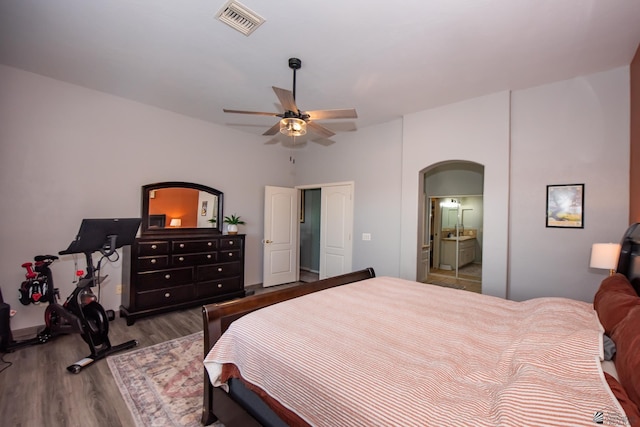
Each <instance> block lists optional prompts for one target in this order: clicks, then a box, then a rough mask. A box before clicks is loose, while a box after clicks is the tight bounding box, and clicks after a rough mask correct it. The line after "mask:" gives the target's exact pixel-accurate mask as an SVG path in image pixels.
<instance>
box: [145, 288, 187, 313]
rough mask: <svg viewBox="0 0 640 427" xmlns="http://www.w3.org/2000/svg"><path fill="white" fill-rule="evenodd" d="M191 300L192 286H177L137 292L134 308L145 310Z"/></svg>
mask: <svg viewBox="0 0 640 427" xmlns="http://www.w3.org/2000/svg"><path fill="white" fill-rule="evenodd" d="M193 298H194V295H193V286H191V285H187V286H178V287H175V288H167V289H157V290H154V291H147V292H138V293H137V294H136V306H137V307H138V308H139V309H142V310H146V309H149V308H156V307H166V306H168V305H173V304H179V303H182V302H186V301H191V300H193Z"/></svg>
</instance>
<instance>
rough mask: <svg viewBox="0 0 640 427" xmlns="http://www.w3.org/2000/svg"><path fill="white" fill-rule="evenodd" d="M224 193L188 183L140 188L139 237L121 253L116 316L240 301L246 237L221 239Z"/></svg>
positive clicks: (129, 320) (130, 319)
mask: <svg viewBox="0 0 640 427" xmlns="http://www.w3.org/2000/svg"><path fill="white" fill-rule="evenodd" d="M222 212H223V193H222V192H221V191H218V190H216V189H214V188H211V187H207V186H204V185H200V184H194V183H187V182H163V183H156V184H149V185H145V186H143V187H142V228H141V234H140V237H138V238H136V239H135V241H134V243H133V244H132V245H131V246H125V247H124V256H123V266H122V305H121V306H120V316H121V317H126V318H127V324H128V325H132V324H133V323H134V322H135V320H136V319H137V318H140V317H144V316H148V315H152V314H158V313H163V312H167V311H171V310H178V309H183V308H187V307H193V306H198V305H204V304H209V303H212V302H218V301H224V300H228V299H233V298H239V297H243V296H245V291H244V246H245V244H244V242H245V236H244V235H243V234H238V235H233V236H231V235H226V234H222V222H221V221H220V219H221V218H222V215H223V213H222Z"/></svg>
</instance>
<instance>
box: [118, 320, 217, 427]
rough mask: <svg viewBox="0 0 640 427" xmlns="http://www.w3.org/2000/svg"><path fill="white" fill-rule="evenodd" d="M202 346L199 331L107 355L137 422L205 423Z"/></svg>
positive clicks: (178, 424)
mask: <svg viewBox="0 0 640 427" xmlns="http://www.w3.org/2000/svg"><path fill="white" fill-rule="evenodd" d="M202 346H203V343H202V332H197V333H195V334H191V335H187V336H185V337H181V338H177V339H174V340H171V341H167V342H164V343H160V344H156V345H153V346H150V347H144V348H140V349H138V350H134V351H130V352H128V353H123V354H118V355H113V356H109V357H108V358H107V363H108V364H109V368H110V369H111V373H112V374H113V377H114V378H115V380H116V383H117V384H118V388H119V389H120V393H122V397H123V398H124V400H125V402H126V403H127V406H129V410H130V411H131V415H132V416H133V419H134V421H135V423H136V426H138V427H147V426H176V427H177V426H180V427H182V426H194V427H196V426H198V427H199V426H201V425H202V424H201V423H200V418H201V416H202V375H203V369H204V367H203V365H202V358H203V356H202V353H203V348H202ZM214 425H216V424H214ZM217 425H218V426H220V425H221V424H217Z"/></svg>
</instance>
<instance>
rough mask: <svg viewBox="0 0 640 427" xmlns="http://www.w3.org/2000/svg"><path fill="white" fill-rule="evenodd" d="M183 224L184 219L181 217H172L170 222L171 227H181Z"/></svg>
mask: <svg viewBox="0 0 640 427" xmlns="http://www.w3.org/2000/svg"><path fill="white" fill-rule="evenodd" d="M181 225H182V219H180V218H171V222H169V227H180V226H181Z"/></svg>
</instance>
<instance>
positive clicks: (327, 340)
mask: <svg viewBox="0 0 640 427" xmlns="http://www.w3.org/2000/svg"><path fill="white" fill-rule="evenodd" d="M601 334H602V330H601V327H600V323H599V322H598V319H597V315H596V314H595V312H594V311H593V308H592V306H591V305H590V304H587V303H584V302H579V301H573V300H568V299H562V298H540V299H534V300H530V301H526V302H514V301H507V300H503V299H500V298H495V297H490V296H486V295H479V294H474V293H471V292H464V291H458V290H454V289H447V288H441V287H437V286H433V285H425V284H421V283H417V282H411V281H406V280H402V279H396V278H389V277H378V278H374V279H369V280H365V281H361V282H356V283H352V284H349V285H344V286H340V287H337V288H332V289H327V290H324V291H321V292H317V293H313V294H310V295H306V296H304V297H300V298H296V299H294V300H290V301H286V302H283V303H280V304H277V305H274V306H271V307H267V308H264V309H261V310H259V311H256V312H253V313H251V314H248V315H246V316H244V317H242V318H241V319H239V320H237V321H235V322H234V323H233V324H232V325H231V327H230V328H229V330H228V331H227V332H226V333H225V334H224V335H223V336H222V338H221V339H220V340H219V341H218V342H217V343H216V345H215V346H214V348H213V349H212V350H211V352H210V353H209V354H208V355H207V357H206V358H205V361H204V363H205V367H206V368H207V370H208V372H209V375H210V378H211V379H212V382H213V383H214V385H215V386H219V385H220V380H219V379H220V373H221V371H222V365H223V364H225V363H232V364H234V365H235V366H236V367H237V368H238V369H239V371H240V373H241V375H242V377H243V378H244V379H245V380H246V381H249V382H250V383H252V384H254V385H256V386H257V387H259V388H260V389H262V390H263V391H265V392H266V393H267V394H269V395H270V396H271V397H273V398H274V399H275V400H277V401H278V402H280V403H281V404H282V405H284V406H285V407H286V408H288V409H290V410H291V411H293V412H295V413H296V414H297V415H298V416H299V417H300V418H301V419H303V420H305V421H306V422H307V423H308V424H309V425H312V426H354V427H355V426H358V427H361V426H382V425H384V426H389V425H397V426H427V425H434V426H491V427H494V426H562V427H566V426H594V425H597V424H596V422H595V421H594V417H596V418H595V419H596V420H599V419H603V420H604V421H603V422H604V425H622V424H619V423H620V422H621V421H623V420H624V412H623V411H622V408H621V407H620V405H619V403H618V402H617V400H616V399H615V397H614V396H613V395H612V393H611V391H610V390H609V388H608V386H607V385H606V381H605V380H604V376H603V374H602V370H601V368H600V357H601V355H602V345H601V342H602V340H601ZM598 417H599V418H598Z"/></svg>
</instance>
